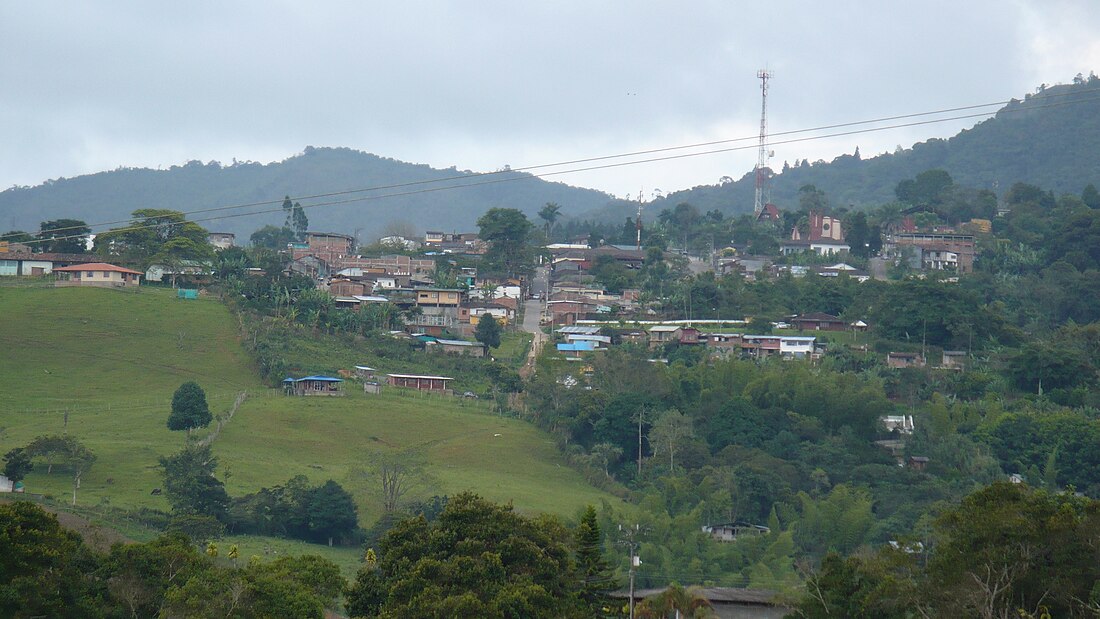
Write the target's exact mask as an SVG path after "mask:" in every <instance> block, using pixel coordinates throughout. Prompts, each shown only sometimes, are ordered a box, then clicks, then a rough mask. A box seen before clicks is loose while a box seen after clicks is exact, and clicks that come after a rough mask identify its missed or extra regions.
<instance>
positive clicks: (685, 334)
mask: <svg viewBox="0 0 1100 619" xmlns="http://www.w3.org/2000/svg"><path fill="white" fill-rule="evenodd" d="M672 339H673V340H675V341H676V342H679V343H680V344H681V345H684V346H695V345H696V344H701V343H702V340H700V339H699V330H698V329H696V328H695V327H680V328H679V329H676V331H674V332H673V333H672Z"/></svg>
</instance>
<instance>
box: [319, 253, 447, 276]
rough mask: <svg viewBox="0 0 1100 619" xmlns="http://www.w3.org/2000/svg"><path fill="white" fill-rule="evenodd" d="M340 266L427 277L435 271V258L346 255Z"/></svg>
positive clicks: (399, 255)
mask: <svg viewBox="0 0 1100 619" xmlns="http://www.w3.org/2000/svg"><path fill="white" fill-rule="evenodd" d="M339 266H340V268H358V269H363V271H373V272H377V273H381V274H385V275H404V276H408V277H427V276H430V275H431V274H432V273H434V272H435V260H432V259H431V258H414V257H412V256H406V255H403V254H387V255H384V256H380V257H378V258H364V257H363V256H346V257H344V258H343V259H341V260H340V262H339Z"/></svg>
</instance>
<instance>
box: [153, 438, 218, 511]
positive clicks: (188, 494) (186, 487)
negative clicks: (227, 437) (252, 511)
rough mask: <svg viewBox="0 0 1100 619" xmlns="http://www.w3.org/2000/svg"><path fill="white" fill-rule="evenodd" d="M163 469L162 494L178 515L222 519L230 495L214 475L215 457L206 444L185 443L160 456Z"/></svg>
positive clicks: (216, 464) (216, 461) (216, 462)
mask: <svg viewBox="0 0 1100 619" xmlns="http://www.w3.org/2000/svg"><path fill="white" fill-rule="evenodd" d="M160 466H161V468H163V469H164V494H165V496H166V497H167V498H168V502H169V503H170V504H171V505H172V510H173V511H174V512H175V513H177V514H202V515H207V516H213V517H215V518H217V519H218V520H220V521H223V522H224V520H225V518H226V515H227V512H228V508H229V494H228V493H226V491H225V484H223V483H222V481H221V480H219V479H218V478H217V477H215V475H214V470H215V469H216V468H217V466H218V460H217V458H215V457H214V456H213V454H211V452H210V446H209V445H203V446H199V445H194V444H192V445H188V446H187V447H185V448H184V449H183V450H182V451H180V452H179V453H176V454H174V455H171V456H165V457H162V458H161V459H160Z"/></svg>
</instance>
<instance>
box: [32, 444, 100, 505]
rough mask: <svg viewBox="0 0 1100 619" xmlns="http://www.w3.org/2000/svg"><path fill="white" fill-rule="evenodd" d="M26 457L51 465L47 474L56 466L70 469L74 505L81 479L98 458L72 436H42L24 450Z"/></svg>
mask: <svg viewBox="0 0 1100 619" xmlns="http://www.w3.org/2000/svg"><path fill="white" fill-rule="evenodd" d="M24 451H25V453H26V455H28V456H30V457H31V458H32V459H33V458H43V459H45V460H46V462H47V463H48V464H49V467H48V469H47V472H50V471H52V470H53V467H54V466H55V465H58V464H60V465H62V466H65V467H68V469H69V473H70V474H71V475H72V477H73V505H76V491H77V490H78V489H80V478H81V477H82V476H83V475H84V473H86V472H87V471H88V469H90V468H91V467H92V464H94V463H95V460H96V456H95V454H94V453H92V451H91V450H90V449H88V448H87V447H85V446H84V444H83V443H81V442H80V441H78V440H76V439H75V438H73V437H71V436H67V435H66V436H61V435H56V434H55V435H52V436H40V437H38V438H36V439H34V440H33V441H31V443H30V444H29V445H27V446H26V447H25V448H24Z"/></svg>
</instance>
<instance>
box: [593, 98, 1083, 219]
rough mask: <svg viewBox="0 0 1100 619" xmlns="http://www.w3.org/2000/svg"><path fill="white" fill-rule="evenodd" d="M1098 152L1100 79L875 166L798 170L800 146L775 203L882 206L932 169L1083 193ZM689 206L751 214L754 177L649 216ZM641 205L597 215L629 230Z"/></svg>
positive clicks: (777, 183)
mask: <svg viewBox="0 0 1100 619" xmlns="http://www.w3.org/2000/svg"><path fill="white" fill-rule="evenodd" d="M1098 150H1100V79H1091V80H1087V81H1085V82H1082V83H1079V84H1067V85H1059V86H1053V87H1049V88H1045V89H1043V90H1041V91H1040V92H1039V93H1037V94H1034V95H1028V96H1027V97H1025V98H1024V99H1023V100H1022V101H1014V102H1012V103H1009V104H1008V105H1006V106H1004V107H1003V108H1001V109H1000V110H999V111H998V112H997V114H996V115H995V116H994V117H992V118H990V119H988V120H985V121H983V122H980V123H978V124H977V125H975V126H974V127H973V128H971V129H967V130H963V131H961V132H960V133H958V134H957V135H955V136H954V137H951V138H949V139H946V140H941V139H932V140H928V141H926V142H920V143H917V144H915V145H913V147H912V148H908V149H903V150H901V151H898V152H896V153H888V154H882V155H879V156H876V157H868V158H862V157H857V156H855V155H854V154H849V155H842V156H840V157H837V158H835V159H833V160H832V161H830V162H816V163H812V164H804V165H801V166H797V165H796V164H797V160H798V159H799V156H798V150H797V145H785V146H783V147H782V152H780V153H779V155H778V158H779V159H780V161H782V159H784V158H786V159H788V160H790V162H791V166H792V167H789V168H786V169H782V170H776V172H777V175H776V176H774V177H773V178H772V180H771V183H770V186H771V191H772V201H773V202H774V203H775V204H777V205H778V206H779V208H780V209H790V208H797V206H798V190H799V188H800V187H802V186H804V185H807V184H811V185H815V186H816V187H817V188H818V189H821V190H823V191H825V193H826V194H827V195H828V198H829V202H830V204H832V205H834V206H846V205H852V206H855V207H857V208H859V207H869V206H877V205H879V204H883V203H886V202H891V201H893V200H894V199H895V196H894V187H896V186H897V184H898V182H899V181H902V180H904V179H907V178H913V177H915V176H916V175H917V174H919V173H921V172H923V171H925V170H930V169H934V168H942V169H944V170H947V171H948V172H949V173H950V174H951V176H952V177H953V178H954V180H955V182H956V183H957V184H959V185H963V186H967V187H973V188H977V189H992V190H994V191H996V192H997V193H998V194H999V193H1001V192H1003V191H1005V190H1007V189H1008V188H1009V187H1011V186H1012V184H1013V183H1017V182H1024V183H1030V184H1033V185H1037V186H1039V187H1042V188H1043V189H1044V190H1047V189H1049V190H1053V191H1054V192H1055V193H1062V192H1067V193H1074V194H1080V193H1081V190H1082V189H1084V187H1085V185H1088V184H1089V183H1100V159H1097V157H1096V152H1097V151H1098ZM777 165H778V166H782V165H783V164H782V163H779V164H777ZM681 202H687V203H690V204H692V205H694V206H695V207H696V208H698V209H699V210H700V211H701V212H706V211H709V210H714V209H717V210H719V211H722V212H723V213H726V214H740V213H746V212H751V211H752V202H753V174H752V171H751V170H749V171H747V173H746V174H745V175H744V176H742V177H741V178H740V179H738V180H736V181H734V182H730V183H726V184H724V185H702V186H698V187H693V188H691V189H686V190H683V191H676V192H673V193H670V194H668V195H667V196H665V197H664V198H663V199H660V200H656V201H654V202H653V203H652V204H650V205H647V206H646V208H647V211H649V212H652V213H654V214H656V213H659V212H660V211H661V210H662V209H666V208H668V209H671V208H675V206H676V205H677V204H680V203H681ZM636 206H637V205H636V204H635V205H629V204H626V203H622V202H619V203H616V204H615V205H613V206H609V207H605V208H602V209H599V210H598V211H596V212H594V213H592V214H591V216H592V217H594V218H597V219H603V220H610V221H614V222H621V221H622V220H623V218H625V217H629V216H633V210H634V209H635V208H636Z"/></svg>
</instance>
